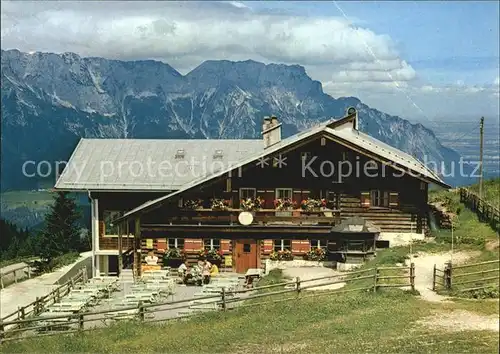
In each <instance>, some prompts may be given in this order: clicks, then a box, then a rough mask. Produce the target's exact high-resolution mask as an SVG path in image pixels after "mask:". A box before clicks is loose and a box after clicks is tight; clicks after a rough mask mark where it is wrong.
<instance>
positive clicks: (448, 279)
mask: <svg viewBox="0 0 500 354" xmlns="http://www.w3.org/2000/svg"><path fill="white" fill-rule="evenodd" d="M451 273H452V265H451V261H450V262H447V263H446V267H445V268H444V287H445V288H446V289H447V290H451Z"/></svg>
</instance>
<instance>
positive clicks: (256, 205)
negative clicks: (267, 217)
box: [240, 197, 265, 211]
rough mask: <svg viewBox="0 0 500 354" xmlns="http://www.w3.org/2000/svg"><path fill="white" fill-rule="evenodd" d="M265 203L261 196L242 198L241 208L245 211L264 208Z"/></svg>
mask: <svg viewBox="0 0 500 354" xmlns="http://www.w3.org/2000/svg"><path fill="white" fill-rule="evenodd" d="M264 203H265V200H264V199H262V198H260V197H257V198H247V199H242V200H241V201H240V208H241V209H242V210H245V211H252V210H258V209H261V208H262V206H263V205H264Z"/></svg>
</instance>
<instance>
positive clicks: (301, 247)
mask: <svg viewBox="0 0 500 354" xmlns="http://www.w3.org/2000/svg"><path fill="white" fill-rule="evenodd" d="M357 128H358V121H357V112H356V110H355V109H353V108H350V109H349V110H348V112H347V114H346V116H345V117H343V118H341V119H339V120H331V121H328V122H325V123H323V124H320V125H318V126H315V127H312V128H310V129H308V130H306V131H303V132H300V133H298V134H296V135H294V136H291V137H289V138H287V139H283V140H282V139H281V124H280V123H279V122H278V119H277V118H276V117H271V118H265V119H264V124H263V131H262V139H256V140H147V139H128V140H121V139H82V140H81V141H80V142H79V144H78V146H77V147H76V149H75V151H74V152H73V154H72V156H71V158H70V160H69V162H68V165H67V166H66V168H65V170H64V171H63V173H62V175H61V176H60V178H59V180H58V181H57V183H56V186H55V189H56V190H67V191H79V192H86V193H88V196H89V198H90V200H91V205H92V235H93V238H92V240H93V254H94V269H95V270H94V271H95V274H99V273H101V274H102V273H105V274H113V273H117V272H119V268H121V267H131V266H132V264H134V265H135V268H134V269H136V272H137V273H140V272H141V267H140V264H141V263H143V260H144V256H145V255H146V254H147V253H148V252H150V251H154V252H155V253H156V254H157V255H158V257H159V259H160V260H161V259H162V254H163V253H164V252H166V251H168V250H169V249H172V248H178V249H182V250H183V251H184V252H185V254H186V255H187V256H188V257H190V258H191V259H193V260H194V259H196V257H197V255H198V254H199V252H200V250H201V249H206V250H209V249H216V250H218V251H220V253H223V254H224V256H225V257H226V259H227V260H228V261H229V262H228V263H231V264H232V267H233V269H234V270H235V271H237V272H244V271H246V270H247V269H249V268H258V267H260V266H261V264H262V260H263V259H266V258H268V257H269V256H270V255H271V253H272V252H273V251H282V250H285V249H288V250H290V251H291V252H292V253H293V254H294V255H295V256H298V257H300V256H301V255H303V254H305V253H306V252H308V251H309V250H311V247H312V248H317V247H320V248H324V249H325V250H327V254H328V256H329V257H334V258H335V257H336V259H339V260H341V261H345V260H346V257H347V259H349V258H350V257H357V256H361V257H362V258H364V257H365V256H366V255H369V254H373V252H374V251H375V242H376V240H377V239H378V238H379V237H381V236H384V235H387V234H394V235H397V234H408V233H409V234H415V235H422V234H425V233H426V232H427V213H428V209H427V192H428V185H429V184H430V183H434V184H437V185H439V186H442V187H445V188H449V186H448V185H446V184H445V183H444V182H443V181H442V180H441V179H440V178H439V177H438V176H437V175H436V174H434V173H433V172H432V171H430V170H429V169H428V168H426V167H425V166H424V165H423V164H422V163H421V162H420V161H418V160H417V159H416V158H414V157H412V156H410V155H408V154H406V153H404V152H402V151H399V150H398V149H395V148H393V147H391V146H389V145H387V144H385V143H382V142H380V141H378V140H376V139H374V138H372V137H370V136H368V135H367V134H364V133H362V132H360V131H358V129H357ZM148 161H149V165H148ZM151 165H152V166H156V167H151ZM148 166H149V167H148ZM349 166H350V170H349ZM119 167H120V168H119ZM146 169H147V171H146ZM160 172H161V173H160ZM257 197H258V198H260V199H261V201H262V204H261V205H260V208H258V209H254V210H250V211H247V212H246V213H243V215H242V212H244V209H245V205H242V202H241V201H242V199H244V200H249V201H250V200H252V199H253V198H257ZM214 199H215V201H214ZM288 200H289V201H292V202H294V203H295V205H290V207H286V206H287V205H288V204H286V203H287V201H288ZM304 200H309V201H310V202H311V204H310V206H311V205H313V204H314V203H313V202H316V203H317V205H313V207H312V208H306V209H304V208H301V203H302V202H303V201H304ZM320 201H322V204H321V203H320ZM280 203H281V204H280Z"/></svg>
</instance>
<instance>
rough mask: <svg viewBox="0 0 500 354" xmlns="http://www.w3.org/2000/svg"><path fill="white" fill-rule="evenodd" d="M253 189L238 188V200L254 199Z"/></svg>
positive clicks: (254, 192)
mask: <svg viewBox="0 0 500 354" xmlns="http://www.w3.org/2000/svg"><path fill="white" fill-rule="evenodd" d="M255 197H256V190H255V188H240V199H248V198H255Z"/></svg>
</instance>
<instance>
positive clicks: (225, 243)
mask: <svg viewBox="0 0 500 354" xmlns="http://www.w3.org/2000/svg"><path fill="white" fill-rule="evenodd" d="M220 248H221V251H222V252H224V253H231V240H221V241H220Z"/></svg>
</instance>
